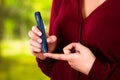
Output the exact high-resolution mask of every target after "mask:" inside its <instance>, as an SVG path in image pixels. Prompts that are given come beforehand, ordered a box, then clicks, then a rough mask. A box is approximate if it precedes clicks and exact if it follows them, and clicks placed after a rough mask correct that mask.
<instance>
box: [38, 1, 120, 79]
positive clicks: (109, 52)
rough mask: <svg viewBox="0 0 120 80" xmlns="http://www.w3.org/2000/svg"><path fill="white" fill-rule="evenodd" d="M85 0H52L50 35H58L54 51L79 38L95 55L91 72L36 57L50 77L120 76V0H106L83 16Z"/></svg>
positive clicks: (60, 49)
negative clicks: (85, 16) (79, 70)
mask: <svg viewBox="0 0 120 80" xmlns="http://www.w3.org/2000/svg"><path fill="white" fill-rule="evenodd" d="M81 1H82V0H53V6H52V13H51V22H50V35H56V36H57V38H58V41H57V47H56V50H55V52H57V53H60V52H62V49H63V47H64V46H66V45H67V44H69V43H71V42H80V43H82V44H83V45H85V46H87V47H88V48H89V49H90V50H91V51H92V52H93V54H94V55H95V56H96V58H97V59H96V61H95V62H94V64H93V67H92V69H91V71H90V73H89V75H84V74H82V73H80V72H78V71H76V70H74V69H72V68H71V67H70V66H69V65H68V63H67V62H65V61H59V60H52V59H47V60H45V61H41V60H39V59H37V62H38V65H39V67H40V68H41V70H42V71H43V72H44V73H45V74H46V75H48V76H50V77H51V80H120V9H119V8H120V0H106V1H105V2H104V3H103V4H102V5H100V6H99V7H97V8H96V9H95V10H94V11H93V12H92V13H91V14H90V15H89V16H88V17H87V18H85V19H83V18H82V13H81V9H82V8H81Z"/></svg>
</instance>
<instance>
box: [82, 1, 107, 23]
mask: <svg viewBox="0 0 120 80" xmlns="http://www.w3.org/2000/svg"><path fill="white" fill-rule="evenodd" d="M82 1H83V0H81V1H80V8H81V16H82V20H83V21H86V20H87V19H88V18H89V17H90V16H92V15H93V14H94V13H95V12H96V11H97V10H99V8H101V7H102V6H103V5H105V4H106V3H107V1H108V0H105V1H104V2H103V3H102V4H100V5H99V6H98V7H96V8H95V9H94V10H93V11H92V12H91V13H90V14H89V15H88V16H87V17H85V18H83V14H82Z"/></svg>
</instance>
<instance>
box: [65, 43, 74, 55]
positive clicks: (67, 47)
mask: <svg viewBox="0 0 120 80" xmlns="http://www.w3.org/2000/svg"><path fill="white" fill-rule="evenodd" d="M75 46H76V43H71V44H69V45H67V46H66V47H65V48H63V52H64V53H65V54H70V53H71V50H72V49H73V48H74V47H75Z"/></svg>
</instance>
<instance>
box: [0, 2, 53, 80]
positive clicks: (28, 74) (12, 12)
mask: <svg viewBox="0 0 120 80" xmlns="http://www.w3.org/2000/svg"><path fill="white" fill-rule="evenodd" d="M51 3H52V0H0V80H49V77H47V76H46V75H44V74H43V73H42V72H41V70H40V69H39V68H38V66H37V63H36V61H35V57H34V56H33V55H32V53H31V52H30V49H29V37H28V31H29V30H31V27H32V26H34V25H36V22H35V19H34V12H35V11H40V12H41V14H42V17H43V19H44V22H45V24H46V26H47V28H46V31H48V29H49V28H48V27H49V19H50V9H51Z"/></svg>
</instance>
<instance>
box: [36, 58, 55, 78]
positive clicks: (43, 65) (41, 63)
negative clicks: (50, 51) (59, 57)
mask: <svg viewBox="0 0 120 80" xmlns="http://www.w3.org/2000/svg"><path fill="white" fill-rule="evenodd" d="M36 61H37V63H38V67H40V69H41V70H42V72H43V73H44V74H46V75H47V76H49V77H51V72H52V67H53V64H54V60H53V59H50V58H47V59H46V60H40V59H38V58H36Z"/></svg>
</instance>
